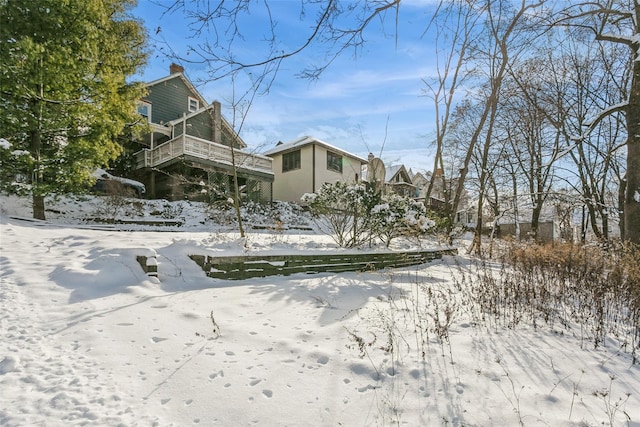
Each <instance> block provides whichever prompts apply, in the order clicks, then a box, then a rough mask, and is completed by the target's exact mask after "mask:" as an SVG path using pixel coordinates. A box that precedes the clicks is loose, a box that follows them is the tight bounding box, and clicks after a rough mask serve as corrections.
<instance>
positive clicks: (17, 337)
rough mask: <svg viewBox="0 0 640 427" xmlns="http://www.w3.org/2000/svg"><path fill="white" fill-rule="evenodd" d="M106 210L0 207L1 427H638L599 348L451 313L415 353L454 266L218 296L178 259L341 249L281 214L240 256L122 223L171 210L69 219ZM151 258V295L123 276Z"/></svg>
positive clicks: (207, 229) (269, 284)
mask: <svg viewBox="0 0 640 427" xmlns="http://www.w3.org/2000/svg"><path fill="white" fill-rule="evenodd" d="M106 200H107V198H104V197H103V198H100V197H98V198H95V197H85V198H80V199H78V198H72V199H68V198H63V199H60V200H57V201H55V200H49V201H48V206H49V207H50V209H52V211H50V212H48V215H49V221H47V222H44V223H42V222H32V221H25V220H21V219H16V217H29V216H30V209H29V202H28V200H25V199H17V198H15V197H8V196H5V195H2V196H0V213H1V216H0V424H1V425H3V426H68V425H92V426H94V425H100V426H103V425H105V426H106V425H108V426H112V425H123V426H147V425H158V426H166V425H175V426H185V425H207V426H208V425H221V426H241V425H266V426H283V425H288V426H318V425H322V426H339V425H343V426H369V425H398V424H400V425H411V426H417V425H425V426H432V425H433V426H439V425H465V426H492V425H493V426H512V425H519V424H521V425H526V426H534V425H547V426H587V425H589V426H596V425H615V426H622V425H631V426H636V427H637V426H640V371H639V368H638V366H633V365H631V361H630V358H629V357H628V355H626V354H624V353H623V352H619V351H617V349H616V348H615V347H614V346H612V345H611V346H608V347H606V348H600V349H597V350H594V349H593V348H590V347H589V346H584V345H583V346H581V343H580V340H579V339H578V338H577V337H574V336H573V335H572V334H571V333H558V331H554V330H547V329H544V328H541V329H538V330H537V331H533V330H532V329H529V328H526V327H520V328H518V329H516V330H509V329H497V330H494V329H491V330H489V329H487V328H485V327H483V326H481V325H474V324H472V323H471V322H470V320H469V317H468V316H467V315H466V314H465V312H464V310H463V309H461V310H459V311H458V312H457V314H456V315H455V317H454V319H453V322H452V324H451V328H450V346H449V345H448V344H447V343H446V342H444V343H443V342H441V341H440V340H439V339H438V338H437V337H436V336H435V335H434V334H433V333H431V334H430V335H429V336H428V337H427V339H426V340H424V342H423V341H422V339H421V338H420V334H419V333H418V334H417V333H416V332H415V329H416V324H417V323H416V318H415V315H416V313H418V311H419V307H420V301H421V298H422V295H421V294H420V292H421V290H420V289H423V288H425V287H426V288H429V289H432V290H435V291H437V292H443V293H442V294H443V295H444V293H445V292H447V290H448V289H450V288H449V286H450V284H451V280H452V277H453V276H454V275H455V274H457V269H458V267H457V264H462V265H463V266H464V265H465V262H466V257H465V256H464V255H460V256H458V257H457V259H454V258H453V257H445V259H443V260H442V261H437V262H432V263H430V264H425V265H422V266H416V267H411V268H405V269H395V270H388V271H380V272H373V273H341V274H315V275H304V274H300V275H293V276H289V277H267V278H262V279H250V280H244V281H224V280H214V279H210V278H208V277H206V276H205V274H204V272H203V271H202V270H201V269H200V268H199V267H198V266H197V265H196V264H195V263H194V262H192V261H191V260H190V259H189V258H188V255H189V254H192V253H210V254H216V253H219V254H225V255H227V254H229V253H236V254H237V253H252V254H254V253H261V254H262V253H270V252H279V253H282V252H303V251H308V250H310V249H313V250H338V249H337V248H336V247H335V245H334V244H333V243H332V241H331V240H330V239H329V238H328V237H326V236H322V235H318V234H316V233H315V232H313V231H308V230H305V229H304V228H305V226H306V225H308V224H307V223H306V221H305V220H304V218H302V219H300V217H299V213H295V212H292V213H290V214H287V215H284V216H283V217H280V218H279V219H278V221H279V223H277V224H275V223H272V225H273V227H271V229H269V227H268V224H266V223H267V222H269V219H268V218H265V217H255V218H252V219H251V220H250V221H249V222H250V223H260V224H261V225H262V227H260V228H261V229H260V230H257V229H252V228H251V227H248V235H247V238H246V239H240V238H239V236H238V234H237V233H236V232H234V231H232V230H233V226H232V225H228V226H219V225H215V223H214V222H213V221H204V220H203V216H204V215H205V210H203V209H201V206H200V205H196V204H189V203H186V202H181V203H182V205H183V207H182V208H180V207H176V206H174V205H172V204H169V203H167V202H160V201H159V202H154V203H155V204H156V205H154V206H152V205H151V202H146V201H144V202H143V201H139V202H138V203H137V204H136V205H135V206H136V208H135V209H133V210H134V211H135V212H133V213H132V211H131V210H130V209H131V208H123V209H122V212H121V213H119V216H121V217H122V218H126V217H131V216H135V217H136V218H139V219H143V218H151V217H153V218H156V219H157V218H158V211H162V210H164V211H165V212H174V213H176V212H178V211H179V213H180V216H181V217H183V218H184V219H183V221H184V225H183V226H182V227H166V228H162V230H172V231H158V227H156V228H155V229H152V227H148V226H145V227H142V226H132V225H122V226H117V227H115V226H105V225H99V226H93V225H91V226H90V225H89V224H88V223H87V222H86V221H81V220H80V219H81V218H87V217H95V216H96V213H97V212H98V211H100V210H101V209H103V208H104V204H105V203H106V202H105V201H106ZM154 210H155V213H156V215H150V214H149V212H152V211H154ZM210 214H211V213H210ZM213 215H214V216H215V215H216V214H215V213H214V214H213ZM12 217H13V218H12ZM290 224H291V225H295V227H290V228H288V227H287V226H288V225H290ZM265 225H267V228H266V229H264V226H265ZM118 227H119V228H122V229H125V228H126V229H134V228H138V229H139V230H137V231H136V230H134V231H120V230H118V229H116V228H118ZM300 228H302V229H300ZM141 230H144V231H141ZM426 245H427V246H437V243H436V242H431V243H429V242H427V243H426ZM406 248H407V246H402V245H399V246H396V250H403V249H406ZM149 252H155V253H156V254H157V260H158V270H159V274H158V277H157V278H153V277H148V276H146V275H145V274H144V273H143V271H142V269H141V268H140V266H139V265H138V264H137V262H136V259H135V256H136V255H137V254H141V253H149ZM417 307H418V308H417ZM212 318H213V320H214V321H215V325H214V322H213V321H212ZM214 326H217V328H218V329H219V330H214V329H215V328H214ZM218 332H219V333H218ZM390 336H391V337H394V338H393V339H392V340H391V341H390V340H389V337H390ZM422 338H424V336H422ZM390 342H391V343H393V344H394V346H393V347H392V348H391V347H390V346H389V343H390ZM359 343H360V344H361V346H359V345H358V344H359Z"/></svg>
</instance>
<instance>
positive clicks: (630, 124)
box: [558, 0, 640, 244]
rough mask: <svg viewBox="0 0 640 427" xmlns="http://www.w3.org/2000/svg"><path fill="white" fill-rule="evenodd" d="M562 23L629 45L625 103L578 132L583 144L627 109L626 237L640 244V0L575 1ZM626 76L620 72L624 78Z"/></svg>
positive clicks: (567, 10)
mask: <svg viewBox="0 0 640 427" xmlns="http://www.w3.org/2000/svg"><path fill="white" fill-rule="evenodd" d="M558 23H559V24H564V25H567V24H568V25H572V26H574V27H577V28H580V29H582V30H585V31H588V32H590V33H591V34H592V35H593V36H594V38H595V40H598V41H602V42H611V43H614V44H618V45H621V46H625V47H626V48H627V49H628V53H629V54H630V57H631V59H632V70H631V78H630V85H629V92H628V97H627V99H626V100H625V102H623V103H619V104H610V105H609V106H608V108H606V109H604V110H602V111H601V114H600V115H599V116H598V117H597V118H596V119H595V120H593V121H592V122H591V123H589V125H588V126H587V127H586V128H585V129H583V130H582V132H581V133H580V134H579V135H577V138H576V142H577V143H576V144H575V146H576V147H578V146H580V143H581V142H582V141H584V140H585V139H586V138H587V137H588V135H589V134H590V133H591V132H592V131H593V129H594V128H595V126H597V125H598V124H599V123H600V121H601V120H603V119H604V118H605V117H607V116H609V115H611V114H614V113H617V112H624V114H625V124H626V128H627V129H626V130H627V140H626V148H627V158H626V179H625V182H623V183H622V184H621V185H622V186H624V188H625V193H624V202H623V204H624V207H623V212H624V213H623V215H624V221H623V222H624V235H623V237H624V239H625V240H628V241H629V242H632V243H635V244H640V61H638V54H639V53H640V43H638V36H639V35H640V3H639V2H637V1H629V0H600V1H584V2H582V1H581V2H578V3H575V4H572V5H571V6H569V7H567V8H566V9H565V10H564V11H563V15H562V17H561V19H559V20H558ZM623 78H624V76H619V79H618V81H621V80H622V79H623Z"/></svg>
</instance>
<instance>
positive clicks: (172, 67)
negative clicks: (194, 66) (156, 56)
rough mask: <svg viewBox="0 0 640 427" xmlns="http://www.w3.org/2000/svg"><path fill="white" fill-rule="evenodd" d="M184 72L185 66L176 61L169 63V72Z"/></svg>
mask: <svg viewBox="0 0 640 427" xmlns="http://www.w3.org/2000/svg"><path fill="white" fill-rule="evenodd" d="M177 73H184V67H183V66H181V65H178V64H176V63H174V62H172V63H171V65H169V74H177Z"/></svg>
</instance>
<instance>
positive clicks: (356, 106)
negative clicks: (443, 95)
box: [133, 0, 435, 171]
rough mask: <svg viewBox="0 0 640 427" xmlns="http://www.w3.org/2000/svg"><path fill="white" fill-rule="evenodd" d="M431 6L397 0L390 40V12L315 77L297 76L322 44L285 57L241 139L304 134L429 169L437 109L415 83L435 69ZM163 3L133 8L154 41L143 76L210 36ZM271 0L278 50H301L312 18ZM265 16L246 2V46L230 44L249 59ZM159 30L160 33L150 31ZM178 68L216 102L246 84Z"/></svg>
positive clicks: (257, 145) (256, 146) (146, 0)
mask: <svg viewBox="0 0 640 427" xmlns="http://www.w3.org/2000/svg"><path fill="white" fill-rule="evenodd" d="M158 3H160V5H159V4H158ZM428 3H429V1H428V0H413V1H407V0H405V1H403V3H402V6H401V8H400V15H399V16H398V36H397V40H396V38H395V34H394V33H395V22H394V20H395V16H393V19H391V20H389V21H388V22H385V24H384V25H385V27H386V28H385V30H384V31H383V30H382V28H381V25H380V24H379V22H376V23H375V24H374V25H372V28H371V30H369V31H368V32H367V33H365V36H366V39H367V43H366V44H365V45H364V47H363V48H362V49H360V50H359V51H358V52H357V55H355V54H354V51H353V50H348V51H346V52H344V53H343V54H342V55H341V56H339V57H338V59H337V60H336V61H334V62H333V63H332V65H331V66H330V67H329V68H328V69H327V71H325V72H324V73H323V74H322V76H321V77H320V79H319V80H316V81H309V80H306V79H301V78H299V77H296V75H297V74H298V73H299V72H300V71H301V70H302V69H303V68H304V67H305V66H308V65H309V64H313V63H317V61H318V60H319V59H321V58H323V56H324V50H323V47H322V46H315V47H313V48H312V49H309V50H307V51H304V52H303V53H301V54H299V55H296V56H295V57H292V58H291V59H289V60H287V61H285V62H284V63H283V65H282V67H281V69H280V71H279V73H278V76H277V78H276V80H275V81H274V83H273V85H272V87H271V90H270V91H269V93H268V94H267V95H265V96H262V97H259V98H257V99H255V100H254V102H253V104H252V106H251V108H250V109H249V112H248V114H247V116H246V119H245V123H244V124H243V127H242V130H241V136H242V138H243V139H244V140H245V142H246V143H247V144H248V145H249V148H250V149H253V150H256V151H257V152H261V151H265V150H267V149H269V148H271V147H273V146H274V145H275V144H276V143H277V142H278V141H283V142H287V141H290V140H293V139H296V138H298V137H300V136H303V135H311V136H314V137H316V138H319V139H322V140H324V141H326V142H328V143H330V144H333V145H335V146H338V147H340V148H342V149H344V150H347V151H350V152H352V153H354V154H357V155H360V156H363V157H366V155H367V153H368V152H369V151H371V152H373V153H374V154H375V155H376V156H378V155H380V154H381V157H382V159H383V160H384V161H385V163H386V164H388V165H390V164H397V163H403V164H405V166H407V168H409V167H410V168H413V169H414V171H417V170H425V169H426V170H429V169H431V168H432V162H433V160H432V159H433V149H432V147H431V145H430V142H431V141H432V140H433V131H434V112H433V106H432V105H433V103H432V101H431V100H430V99H429V98H428V97H425V96H423V90H424V89H425V84H424V83H423V81H422V79H424V78H428V77H429V76H433V75H434V73H435V59H434V55H435V53H434V51H433V44H432V43H431V41H430V40H429V38H428V37H422V33H423V32H424V30H425V28H426V26H427V24H428V21H429V19H430V18H431V15H430V13H429V12H430V11H432V9H430V7H429V6H428ZM163 4H166V5H168V4H170V1H165V0H160V1H151V0H139V4H138V7H137V8H136V9H134V11H133V13H134V15H135V16H137V17H138V18H140V19H142V20H143V21H144V23H145V25H146V26H147V28H148V29H149V34H150V37H151V39H152V40H151V43H152V46H154V50H153V52H152V55H151V56H150V60H149V63H148V65H147V66H146V68H145V69H144V72H143V74H142V75H141V76H137V77H138V78H140V79H142V80H144V81H151V80H155V79H158V78H162V77H164V76H166V75H168V72H169V64H170V63H171V62H174V61H175V59H172V58H170V57H168V56H167V55H166V52H168V51H169V48H170V50H172V51H173V52H174V53H175V54H176V55H178V56H180V57H183V58H185V59H187V60H188V59H191V58H195V55H193V54H191V53H189V51H188V47H189V46H193V45H196V44H199V43H202V42H203V41H204V40H205V39H206V38H211V37H213V36H212V34H211V33H209V34H206V35H205V37H204V38H202V37H201V38H199V39H196V38H193V37H192V32H191V31H190V30H189V28H188V25H189V20H188V18H186V17H185V16H184V15H182V13H181V12H174V13H172V14H165V15H163V14H162V12H163V8H162V5H163ZM270 4H271V6H272V8H271V12H272V14H273V16H275V17H276V18H277V20H278V30H279V33H280V35H281V37H282V38H281V43H282V48H283V49H289V48H292V47H295V46H298V45H299V44H300V43H301V42H302V41H303V40H304V39H306V37H307V36H308V34H309V32H310V29H309V27H310V26H311V24H312V22H311V21H310V18H313V15H312V14H311V13H309V14H308V16H309V19H307V20H306V21H305V20H303V21H301V20H300V19H299V5H300V1H299V0H271V3H270ZM263 12H264V11H263V10H261V9H258V8H253V9H252V14H251V16H248V17H247V18H246V19H247V23H248V24H249V25H248V27H247V28H249V30H246V29H245V30H243V31H244V33H243V34H244V36H245V41H246V43H245V44H243V45H238V48H237V54H238V55H240V56H241V58H246V59H249V58H251V59H255V56H253V55H258V56H259V55H260V54H264V52H265V47H264V43H263V42H262V40H264V35H265V34H266V33H267V29H266V28H265V27H264V25H263V24H264V22H265V19H264V18H263V16H262V14H263ZM390 17H391V16H390ZM158 28H160V31H159V32H158V33H156V31H157V29H158ZM218 34H219V35H220V32H219V33H218ZM223 37H224V36H223ZM396 43H397V46H396ZM167 45H168V46H167ZM234 53H236V52H234ZM243 55H246V56H243ZM182 65H184V66H185V69H186V70H185V72H186V75H187V76H188V77H189V78H190V79H191V80H192V81H193V82H194V83H196V86H197V87H198V90H199V91H200V92H201V93H202V95H203V96H204V97H205V98H206V99H207V100H208V101H213V100H214V99H217V100H219V101H220V102H221V103H222V104H223V107H224V106H226V107H229V105H230V104H231V100H233V99H234V89H235V93H236V94H237V93H241V92H242V89H243V88H244V84H245V83H246V81H243V79H244V80H247V79H248V78H249V77H247V76H246V75H245V76H242V75H241V76H240V77H239V78H238V79H237V80H236V83H235V88H234V85H233V83H232V82H231V80H230V79H222V80H218V81H215V82H209V83H206V84H199V83H198V82H199V81H201V80H202V79H206V77H207V69H206V67H203V66H201V65H198V64H189V63H187V62H183V63H182ZM255 71H256V70H254V72H255ZM223 113H224V115H225V117H226V118H227V119H228V120H229V121H232V120H233V111H232V110H230V109H227V110H226V111H223ZM237 123H238V122H236V125H237ZM385 127H387V130H386V134H387V135H386V141H385Z"/></svg>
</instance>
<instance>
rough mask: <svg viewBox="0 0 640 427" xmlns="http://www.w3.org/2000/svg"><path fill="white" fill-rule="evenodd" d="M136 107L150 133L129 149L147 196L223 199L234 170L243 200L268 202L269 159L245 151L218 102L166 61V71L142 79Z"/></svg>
mask: <svg viewBox="0 0 640 427" xmlns="http://www.w3.org/2000/svg"><path fill="white" fill-rule="evenodd" d="M147 91H148V93H147V95H146V96H145V98H144V99H141V100H140V101H139V103H138V112H139V113H140V114H141V115H142V116H143V117H144V118H145V119H146V120H147V121H148V123H149V129H150V132H149V133H148V134H147V135H144V136H143V138H142V139H141V140H140V150H139V151H138V152H136V153H135V158H136V175H137V177H138V178H139V179H140V180H142V181H144V183H145V184H146V186H147V194H148V195H149V196H150V197H152V198H167V199H170V200H175V199H183V198H199V199H202V198H203V197H204V196H206V197H208V198H209V199H210V200H214V199H224V198H228V197H229V195H231V194H232V190H233V181H234V175H235V176H237V178H238V185H239V188H240V192H241V195H242V196H243V198H245V199H250V200H256V201H270V200H271V198H272V183H273V179H274V174H273V170H272V159H271V158H270V157H267V156H263V155H260V154H255V153H251V152H248V151H247V150H246V148H247V145H246V144H245V143H244V141H242V139H241V138H240V136H239V135H238V134H237V133H236V132H235V131H234V129H233V126H231V125H230V124H229V122H228V121H227V120H226V119H225V118H224V117H223V116H222V112H221V104H220V102H218V101H213V102H211V103H209V102H207V100H205V99H204V97H203V96H202V95H201V94H200V93H199V92H198V90H196V88H195V86H194V85H193V84H192V83H191V82H190V81H189V79H187V77H186V76H185V74H184V68H182V67H181V66H179V65H176V64H171V67H170V73H169V75H168V76H166V77H164V78H161V79H158V80H155V81H152V82H150V83H148V84H147Z"/></svg>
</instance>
